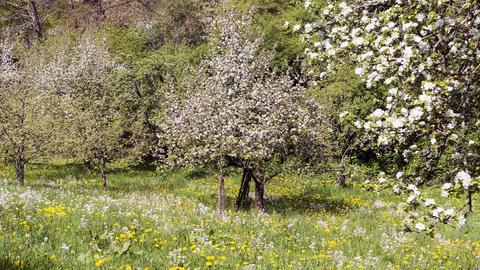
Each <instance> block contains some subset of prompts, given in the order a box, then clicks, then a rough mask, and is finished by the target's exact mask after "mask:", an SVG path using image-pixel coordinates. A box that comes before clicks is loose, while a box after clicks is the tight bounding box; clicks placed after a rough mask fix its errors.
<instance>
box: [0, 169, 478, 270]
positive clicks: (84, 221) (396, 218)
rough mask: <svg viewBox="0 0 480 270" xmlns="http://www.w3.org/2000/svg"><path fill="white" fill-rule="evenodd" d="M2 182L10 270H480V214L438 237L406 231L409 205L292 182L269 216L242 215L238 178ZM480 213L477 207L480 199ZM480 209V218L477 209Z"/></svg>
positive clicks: (35, 174) (197, 175)
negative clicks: (222, 198) (104, 184)
mask: <svg viewBox="0 0 480 270" xmlns="http://www.w3.org/2000/svg"><path fill="white" fill-rule="evenodd" d="M12 173H13V172H12V170H11V168H9V167H2V169H1V173H0V179H1V180H0V268H1V269H168V270H182V269H477V268H478V267H479V266H480V215H479V214H478V212H476V213H475V214H474V215H473V216H472V217H471V218H470V219H469V222H468V223H467V225H466V226H464V227H463V228H462V229H457V228H452V227H449V226H443V227H442V226H440V227H439V228H438V231H437V232H436V234H435V236H434V237H430V236H427V235H425V234H419V233H404V232H402V230H401V229H402V227H401V224H402V219H403V215H404V213H403V211H402V210H400V209H399V208H398V205H399V202H400V201H402V200H404V199H405V198H402V197H399V196H394V195H392V193H391V192H389V191H383V192H368V191H366V190H364V189H363V188H362V187H360V186H359V185H357V184H353V185H350V187H348V188H339V187H337V186H336V185H335V183H334V181H333V180H329V179H321V178H318V177H301V178H300V177H294V176H289V175H281V176H279V177H276V178H274V179H273V180H272V181H270V182H268V184H267V186H266V193H267V194H266V195H267V196H266V211H265V212H264V213H257V212H256V211H255V210H251V211H240V212H236V211H234V210H233V208H234V207H233V203H234V199H235V197H236V195H237V192H238V190H237V188H238V184H239V181H240V176H239V175H235V174H234V175H231V176H229V177H228V178H227V179H226V185H225V188H226V193H227V209H228V210H227V211H226V213H225V215H224V216H223V217H219V216H218V214H217V213H216V211H215V201H216V190H217V188H216V181H215V180H214V178H212V177H209V176H208V175H205V174H203V173H201V172H198V171H188V170H182V171H176V172H168V173H160V172H155V171H148V170H134V169H123V170H117V171H115V172H113V173H112V174H111V175H109V180H110V183H111V185H110V187H109V189H108V190H107V191H102V189H101V186H100V181H99V179H98V175H96V174H94V173H89V172H88V171H86V170H84V169H82V167H81V166H78V165H76V164H34V165H32V166H30V167H29V169H28V170H27V185H25V186H19V185H18V184H17V183H16V181H14V180H13V175H12ZM475 202H476V208H477V209H478V206H477V205H478V197H477V198H476V200H475ZM477 211H478V210H477Z"/></svg>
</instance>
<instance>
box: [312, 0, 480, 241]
mask: <svg viewBox="0 0 480 270" xmlns="http://www.w3.org/2000/svg"><path fill="white" fill-rule="evenodd" d="M308 3H309V4H308V5H305V6H306V7H307V8H308V9H309V10H310V11H311V12H312V14H313V15H314V16H313V17H314V18H315V19H314V21H312V22H311V23H308V24H306V25H305V26H304V28H305V31H304V35H305V37H306V38H307V39H308V40H309V44H310V48H309V49H308V50H307V55H308V57H309V58H310V61H311V62H312V63H313V64H314V65H315V66H317V67H318V66H320V67H322V69H323V70H322V72H321V73H320V77H328V76H329V75H330V74H332V73H333V72H334V71H335V67H336V66H337V65H338V64H339V63H344V62H345V61H350V62H351V63H353V64H354V65H355V72H356V74H357V75H358V76H360V77H361V78H362V79H363V80H364V81H365V84H366V86H367V87H368V88H370V89H374V88H375V89H384V91H385V92H386V93H387V97H386V99H385V101H384V103H383V106H382V107H380V108H377V109H375V110H374V111H373V112H372V114H371V115H370V116H369V117H368V118H367V119H359V120H357V121H356V122H355V125H356V126H357V128H359V129H362V130H363V131H364V132H365V133H366V134H367V136H369V137H370V138H371V140H373V141H374V142H375V143H376V145H377V147H378V148H377V149H382V150H389V151H390V150H391V151H392V152H393V153H394V155H395V156H396V164H397V171H395V172H391V173H382V174H381V176H380V177H379V183H380V184H381V185H389V186H391V187H392V188H393V190H394V191H395V192H397V193H403V192H406V193H408V194H409V195H410V196H409V197H408V202H407V203H408V206H407V209H408V210H409V213H411V216H410V217H409V218H407V220H406V227H407V229H408V230H416V231H429V232H431V229H432V228H433V226H434V225H435V224H438V223H458V224H459V225H462V224H463V223H464V222H465V216H466V214H467V213H468V212H470V211H472V205H473V204H472V194H473V193H475V192H478V191H479V190H480V178H479V174H480V170H479V147H480V144H479V142H478V139H479V133H480V131H479V130H480V122H479V121H478V119H479V116H480V104H479V101H480V5H479V4H478V1H474V0H461V1H445V0H439V1H426V0H422V1H413V0H395V1H393V0H392V1H387V0H368V1H349V2H348V4H347V3H346V2H341V3H339V4H335V5H334V4H329V5H327V6H324V5H323V4H322V3H317V2H311V1H308ZM346 59H347V60H346ZM434 181H437V182H443V183H444V185H443V187H442V195H443V196H444V197H449V196H451V195H453V194H456V195H461V196H463V197H464V198H465V204H464V205H463V206H459V209H457V210H455V207H454V206H455V205H454V203H453V200H448V201H447V204H448V210H444V207H441V206H438V205H437V204H436V203H435V201H434V200H433V199H431V198H426V197H425V196H423V195H422V193H421V192H420V191H419V189H418V187H420V186H423V185H425V184H430V183H432V182H434ZM462 194H463V195H462Z"/></svg>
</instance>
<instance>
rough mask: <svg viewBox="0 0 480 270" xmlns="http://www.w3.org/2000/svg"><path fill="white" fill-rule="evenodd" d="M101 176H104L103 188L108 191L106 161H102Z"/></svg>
mask: <svg viewBox="0 0 480 270" xmlns="http://www.w3.org/2000/svg"><path fill="white" fill-rule="evenodd" d="M100 174H101V176H102V188H103V189H105V190H106V189H107V168H106V164H105V160H103V159H102V160H101V161H100Z"/></svg>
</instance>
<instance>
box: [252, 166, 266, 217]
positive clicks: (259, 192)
mask: <svg viewBox="0 0 480 270" xmlns="http://www.w3.org/2000/svg"><path fill="white" fill-rule="evenodd" d="M252 177H253V181H254V182H255V207H256V208H257V210H258V211H260V212H262V211H263V210H264V209H265V202H264V195H265V182H264V180H265V176H264V174H263V171H262V170H261V169H255V170H254V171H253V173H252Z"/></svg>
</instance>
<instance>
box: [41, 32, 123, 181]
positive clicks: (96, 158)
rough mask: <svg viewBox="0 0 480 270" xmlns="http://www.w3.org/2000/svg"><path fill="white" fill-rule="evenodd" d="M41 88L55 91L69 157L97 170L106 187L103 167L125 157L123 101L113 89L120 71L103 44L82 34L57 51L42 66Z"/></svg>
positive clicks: (92, 37)
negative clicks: (61, 110)
mask: <svg viewBox="0 0 480 270" xmlns="http://www.w3.org/2000/svg"><path fill="white" fill-rule="evenodd" d="M44 69H45V70H46V72H47V73H48V76H46V77H45V79H44V81H43V83H44V85H45V87H48V88H49V89H52V90H54V91H56V94H57V98H58V100H59V102H60V104H61V105H62V108H63V114H64V120H63V121H64V122H63V125H64V127H63V128H64V130H63V136H64V137H63V142H64V144H65V146H66V149H68V150H69V151H70V152H71V154H73V155H74V157H76V158H78V159H81V160H85V161H89V162H91V163H92V165H94V166H95V167H96V168H98V169H99V171H100V174H101V178H102V186H103V188H107V165H108V163H109V162H112V161H114V160H116V159H118V158H120V157H123V156H124V155H125V154H126V147H125V143H126V141H127V140H128V137H125V136H124V135H125V134H124V131H125V128H124V126H123V124H124V121H123V118H122V117H121V114H120V108H121V107H122V102H123V100H124V99H123V97H122V94H121V92H119V91H117V89H116V88H115V72H118V71H119V70H120V67H119V66H118V65H117V64H116V63H115V61H114V60H113V59H112V57H111V56H110V54H109V52H108V51H107V48H106V45H105V43H104V40H101V39H100V38H97V37H94V36H92V35H90V34H86V35H85V36H84V37H82V39H81V40H80V41H79V42H76V43H74V44H73V45H70V46H68V42H67V45H64V46H62V47H61V48H59V50H58V51H57V52H56V53H55V57H54V58H53V59H51V60H50V61H49V62H47V63H46V64H45V67H44Z"/></svg>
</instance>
